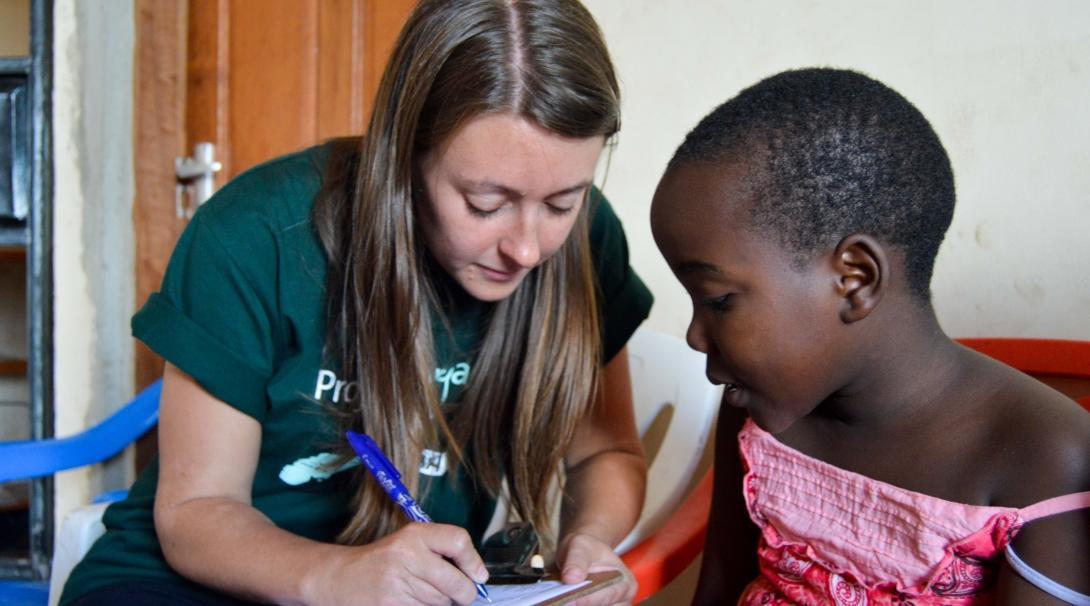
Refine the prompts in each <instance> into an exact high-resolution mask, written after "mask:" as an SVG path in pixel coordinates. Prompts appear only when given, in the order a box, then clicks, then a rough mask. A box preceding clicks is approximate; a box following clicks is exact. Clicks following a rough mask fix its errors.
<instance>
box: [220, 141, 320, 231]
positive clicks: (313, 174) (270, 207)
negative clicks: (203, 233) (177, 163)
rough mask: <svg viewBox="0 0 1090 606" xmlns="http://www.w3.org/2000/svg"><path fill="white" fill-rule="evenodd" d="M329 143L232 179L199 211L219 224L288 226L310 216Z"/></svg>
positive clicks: (262, 165) (269, 161) (277, 160)
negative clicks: (255, 223)
mask: <svg viewBox="0 0 1090 606" xmlns="http://www.w3.org/2000/svg"><path fill="white" fill-rule="evenodd" d="M328 156H329V144H323V145H317V146H314V147H310V148H307V149H303V150H300V151H297V152H294V153H290V154H287V155H283V156H279V157H276V158H273V159H271V160H268V161H266V162H263V163H261V164H258V165H256V166H253V167H251V168H249V169H247V170H245V171H243V172H242V173H240V174H239V175H238V176H236V177H235V178H233V179H231V181H229V182H228V183H227V184H226V185H224V186H223V187H222V188H221V189H220V190H219V191H217V192H216V193H215V195H213V196H212V198H210V199H209V200H208V202H207V203H206V204H204V205H202V206H201V208H200V210H199V211H198V212H199V213H202V214H204V215H207V216H208V217H206V219H207V218H211V217H214V220H215V221H216V222H217V223H221V224H227V225H232V224H246V225H249V226H252V225H253V222H254V221H258V222H263V223H267V224H269V225H270V226H290V225H294V224H296V223H300V222H304V221H307V220H308V219H309V215H310V210H311V207H312V206H313V203H314V198H315V196H317V194H318V192H319V191H320V189H321V186H322V177H323V173H324V167H325V164H326V161H327V158H328Z"/></svg>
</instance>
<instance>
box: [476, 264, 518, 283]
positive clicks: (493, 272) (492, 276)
mask: <svg viewBox="0 0 1090 606" xmlns="http://www.w3.org/2000/svg"><path fill="white" fill-rule="evenodd" d="M479 267H480V268H481V273H482V274H484V276H485V277H486V278H488V279H489V280H492V281H494V282H510V281H511V280H514V279H515V278H516V277H517V276H518V273H519V272H517V271H503V270H499V269H492V268H491V267H488V266H487V265H481V266H479Z"/></svg>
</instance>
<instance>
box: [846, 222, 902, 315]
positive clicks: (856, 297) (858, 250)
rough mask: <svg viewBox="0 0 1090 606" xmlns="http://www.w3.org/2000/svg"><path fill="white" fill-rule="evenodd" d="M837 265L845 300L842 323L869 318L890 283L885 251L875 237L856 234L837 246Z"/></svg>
mask: <svg viewBox="0 0 1090 606" xmlns="http://www.w3.org/2000/svg"><path fill="white" fill-rule="evenodd" d="M833 263H834V270H835V271H836V273H837V292H838V294H839V295H840V296H841V298H842V299H843V305H842V307H841V309H840V320H841V321H842V322H844V323H845V324H850V323H852V322H858V321H859V320H862V319H863V318H866V317H867V316H868V315H870V312H871V311H873V310H874V308H875V307H877V306H878V302H879V301H881V300H882V295H883V293H884V292H885V287H886V283H887V281H888V280H889V269H890V267H889V259H888V257H887V256H886V251H885V249H884V248H882V245H881V244H880V243H879V242H878V240H876V239H874V238H873V237H871V236H868V235H866V234H852V235H850V236H848V237H846V238H844V239H843V240H841V241H840V243H839V244H837V246H836V251H835V252H834V261H833Z"/></svg>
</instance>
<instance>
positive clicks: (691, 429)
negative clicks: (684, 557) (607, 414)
mask: <svg viewBox="0 0 1090 606" xmlns="http://www.w3.org/2000/svg"><path fill="white" fill-rule="evenodd" d="M628 364H629V371H630V373H631V375H632V400H633V405H634V406H635V409H636V427H637V429H638V430H639V432H640V436H641V437H642V438H643V439H644V444H645V446H646V445H647V438H648V437H649V436H648V432H649V430H651V429H652V428H654V429H655V433H656V434H658V433H660V432H662V429H663V428H662V427H661V424H662V423H663V422H664V421H668V422H669V424H668V425H667V426H666V427H665V432H662V435H663V439H662V445H661V446H660V447H659V448H658V451H657V452H648V453H647V454H648V457H649V460H648V470H647V498H646V500H645V501H644V506H643V513H642V514H641V515H640V519H639V521H638V522H637V523H636V527H635V528H633V529H632V532H630V533H629V535H628V536H627V537H625V539H624V541H622V542H621V544H620V545H618V546H617V553H624V552H626V551H628V550H629V549H631V548H632V547H633V546H635V545H636V544H637V543H639V542H640V541H641V540H642V539H644V538H646V537H647V536H649V535H650V534H651V533H653V532H655V530H657V529H658V528H659V526H661V525H662V523H663V521H665V519H666V518H667V517H668V516H669V515H670V512H672V511H673V510H674V508H675V507H677V505H678V503H680V502H681V499H682V497H684V496H685V492H686V490H687V489H688V488H689V487H690V486H691V485H692V484H693V483H694V481H695V480H696V479H697V478H696V477H695V476H696V474H697V472H698V469H699V466H700V460H701V458H702V457H703V455H704V449H705V447H706V446H707V444H708V437H709V436H710V435H711V433H712V428H713V427H714V426H715V418H716V412H717V411H718V410H719V401H720V398H721V397H722V393H723V388H722V386H717V385H712V384H711V383H710V382H708V378H707V376H706V375H705V374H704V366H705V358H704V354H702V353H699V352H696V351H693V350H692V349H690V348H689V346H688V345H687V344H686V343H685V341H683V340H681V339H679V338H678V337H675V336H673V335H667V334H664V333H660V332H655V331H652V330H648V329H640V330H637V331H636V334H634V335H633V336H632V338H631V339H630V340H629V341H628ZM656 421H657V422H656Z"/></svg>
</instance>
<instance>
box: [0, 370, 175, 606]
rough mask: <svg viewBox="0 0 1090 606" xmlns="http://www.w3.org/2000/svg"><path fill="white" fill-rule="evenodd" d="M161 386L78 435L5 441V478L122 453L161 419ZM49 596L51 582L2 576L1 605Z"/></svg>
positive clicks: (1, 451) (118, 494) (0, 449)
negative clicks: (5, 578) (3, 577)
mask: <svg viewBox="0 0 1090 606" xmlns="http://www.w3.org/2000/svg"><path fill="white" fill-rule="evenodd" d="M161 391H162V381H156V382H155V383H152V384H151V385H150V386H148V387H147V388H146V389H145V390H144V391H142V392H140V393H139V394H137V395H136V397H135V398H133V399H132V400H131V401H130V402H128V403H127V404H125V405H124V406H122V407H121V408H120V409H119V410H118V411H117V412H115V413H113V414H112V415H110V416H109V417H108V418H106V420H104V421H102V422H101V423H99V424H98V425H95V426H94V427H91V428H90V429H87V430H85V431H83V432H81V433H78V434H76V435H74V436H69V437H66V438H49V439H44V440H22V441H17V442H0V483H4V482H15V481H21V480H32V479H34V478H41V477H44V476H51V475H53V474H55V473H57V472H59V471H64V470H66V469H74V468H76V467H84V466H86V465H94V464H95V463H100V462H102V461H105V460H107V459H109V458H111V457H113V456H114V455H117V454H118V453H120V452H121V451H122V450H124V449H125V448H126V447H127V446H128V445H129V444H132V443H133V442H135V441H136V440H137V439H138V438H140V436H142V435H144V434H145V433H147V432H148V430H149V429H151V428H152V427H155V424H156V423H158V422H159V394H160V392H161ZM125 493H126V491H123V490H121V491H113V492H110V493H105V494H103V495H99V496H98V497H96V498H95V502H96V503H99V502H104V501H115V500H120V499H121V498H124V496H125ZM48 595H49V582H48V581H26V580H5V581H0V606H7V605H9V604H20V605H24V604H43V605H44V604H46V603H47V601H48Z"/></svg>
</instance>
